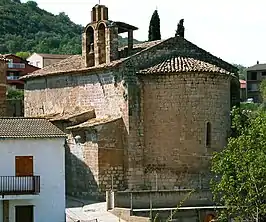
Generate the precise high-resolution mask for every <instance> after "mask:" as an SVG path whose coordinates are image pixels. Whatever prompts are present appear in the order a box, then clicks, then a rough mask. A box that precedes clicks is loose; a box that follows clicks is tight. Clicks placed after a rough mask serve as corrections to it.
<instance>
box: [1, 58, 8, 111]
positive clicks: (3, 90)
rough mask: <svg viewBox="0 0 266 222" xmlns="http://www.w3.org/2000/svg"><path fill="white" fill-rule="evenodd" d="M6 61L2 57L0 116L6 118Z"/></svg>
mask: <svg viewBox="0 0 266 222" xmlns="http://www.w3.org/2000/svg"><path fill="white" fill-rule="evenodd" d="M6 69H7V63H6V60H5V59H3V58H1V57H0V116H6V112H7V107H6V92H7V90H6Z"/></svg>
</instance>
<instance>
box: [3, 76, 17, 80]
mask: <svg viewBox="0 0 266 222" xmlns="http://www.w3.org/2000/svg"><path fill="white" fill-rule="evenodd" d="M6 78H7V80H18V79H19V78H20V76H7V77H6Z"/></svg>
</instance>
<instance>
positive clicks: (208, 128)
mask: <svg viewBox="0 0 266 222" xmlns="http://www.w3.org/2000/svg"><path fill="white" fill-rule="evenodd" d="M210 145H211V123H210V122H207V124H206V146H207V147H208V146H210Z"/></svg>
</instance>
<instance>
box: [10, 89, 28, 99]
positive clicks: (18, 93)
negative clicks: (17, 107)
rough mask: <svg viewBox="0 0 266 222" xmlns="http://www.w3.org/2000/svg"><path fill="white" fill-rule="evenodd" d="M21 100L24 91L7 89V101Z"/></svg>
mask: <svg viewBox="0 0 266 222" xmlns="http://www.w3.org/2000/svg"><path fill="white" fill-rule="evenodd" d="M23 98H24V91H23V90H20V89H13V88H8V90H7V99H17V100H23Z"/></svg>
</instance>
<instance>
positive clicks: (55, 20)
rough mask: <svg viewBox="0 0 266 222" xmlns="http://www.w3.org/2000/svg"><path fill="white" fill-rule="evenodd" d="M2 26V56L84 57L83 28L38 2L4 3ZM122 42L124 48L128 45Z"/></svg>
mask: <svg viewBox="0 0 266 222" xmlns="http://www.w3.org/2000/svg"><path fill="white" fill-rule="evenodd" d="M0 24H1V28H0V54H4V53H14V54H15V53H17V52H30V53H33V52H38V53H52V54H81V45H82V44H81V34H82V30H83V27H82V26H81V25H77V24H75V23H74V22H72V21H71V20H70V18H69V17H68V16H67V15H66V14H65V13H64V12H61V13H59V14H58V15H54V14H52V13H49V12H47V11H45V10H43V9H40V8H39V7H38V4H37V3H36V2H35V1H27V2H26V3H20V1H19V0H0ZM120 40H122V41H119V43H120V46H122V45H125V42H126V41H123V40H124V39H123V38H122V37H121V38H120ZM135 42H136V40H135Z"/></svg>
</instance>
